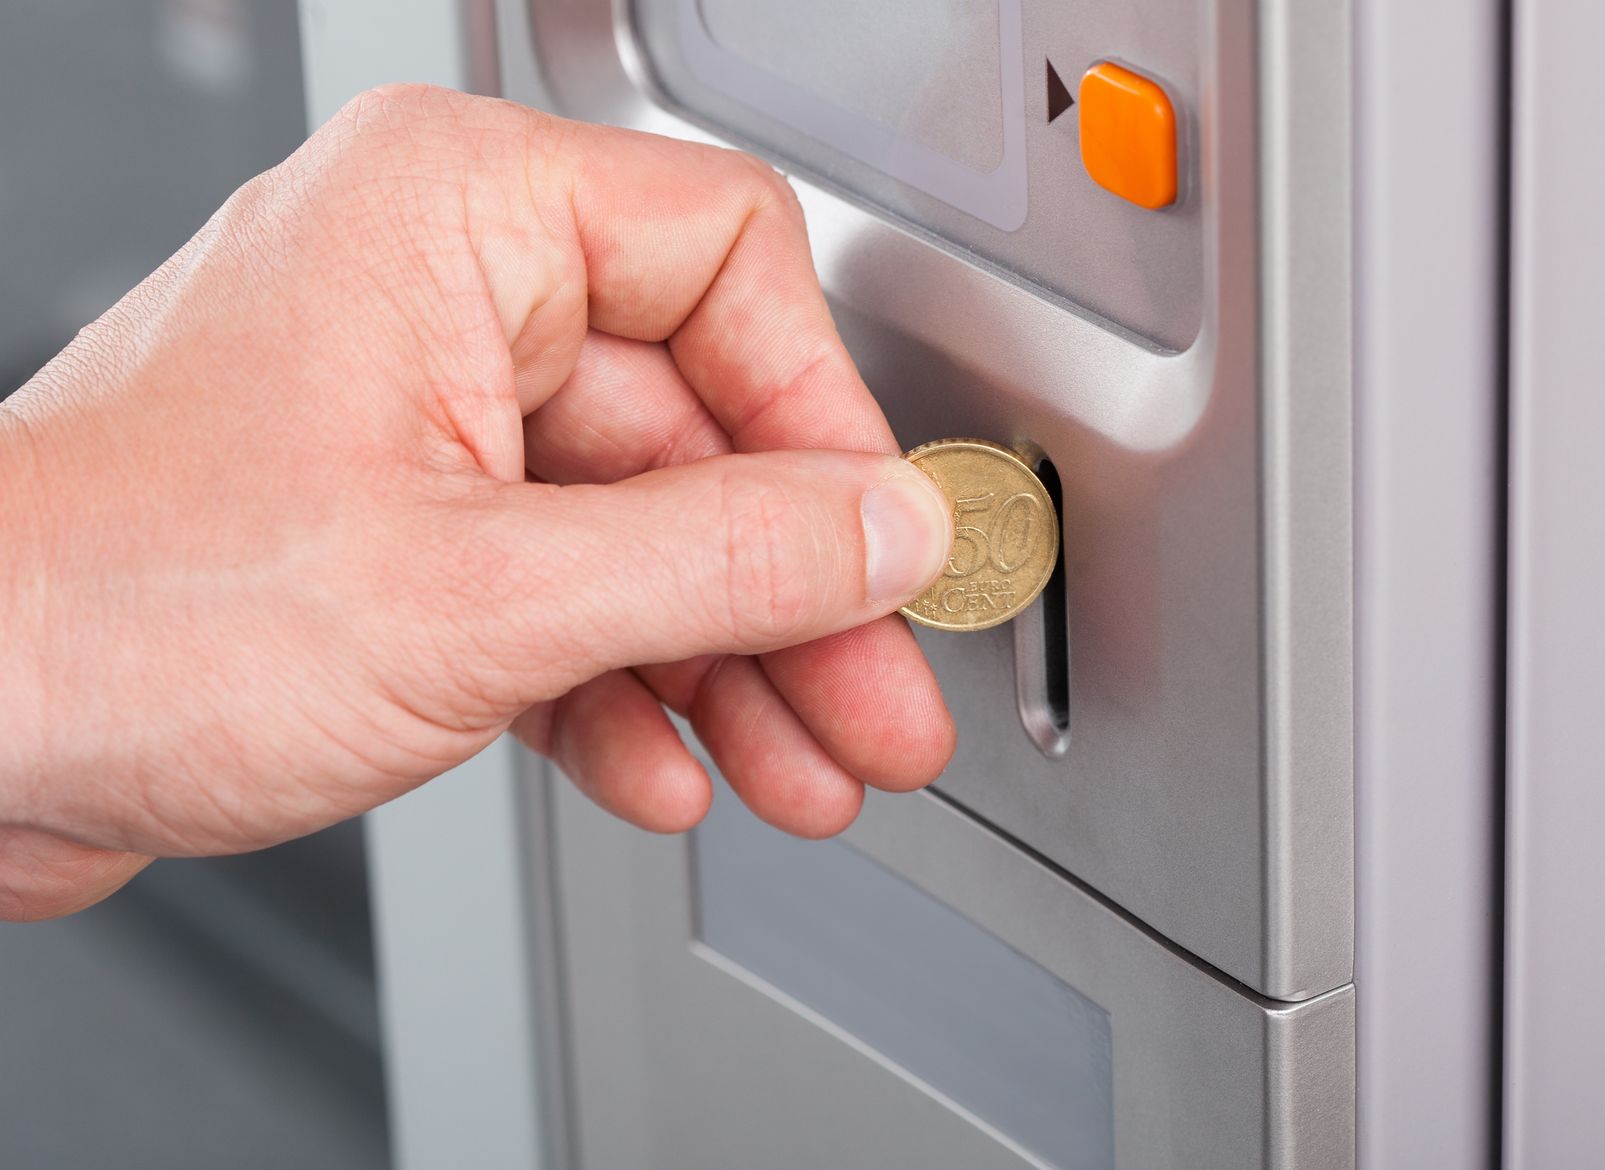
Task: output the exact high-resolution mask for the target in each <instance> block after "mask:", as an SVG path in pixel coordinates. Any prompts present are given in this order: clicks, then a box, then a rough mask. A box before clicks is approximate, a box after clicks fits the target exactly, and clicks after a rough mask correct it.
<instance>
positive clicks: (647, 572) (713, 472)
mask: <svg viewBox="0 0 1605 1170" xmlns="http://www.w3.org/2000/svg"><path fill="white" fill-rule="evenodd" d="M477 535H478V537H479V538H481V539H485V540H489V541H491V542H493V543H494V545H495V546H496V548H495V550H494V556H495V560H494V562H493V563H497V564H502V565H506V566H508V567H509V568H510V569H511V570H512V574H513V579H512V580H511V581H504V582H502V584H501V587H499V588H498V589H497V590H496V594H497V596H498V597H500V598H503V599H505V603H504V604H503V605H501V606H499V607H498V609H499V610H501V612H500V613H498V614H497V615H493V616H492V618H491V620H493V621H495V622H498V623H499V625H500V627H501V630H500V633H501V636H508V635H510V636H511V642H512V644H513V645H516V646H519V648H520V651H521V652H522V653H525V654H528V655H531V657H530V658H528V659H526V661H527V662H529V664H530V666H532V667H535V668H536V669H537V670H541V673H542V674H543V675H544V676H545V677H547V678H552V677H554V675H557V676H560V675H563V674H569V673H570V672H569V670H566V669H564V667H565V666H572V667H573V668H576V669H580V670H581V671H582V673H581V675H580V677H587V676H590V675H593V674H599V673H601V672H602V671H604V670H609V669H612V668H615V667H619V666H634V665H640V664H644V663H650V662H674V661H678V660H680V659H683V658H690V657H693V656H695V655H698V654H709V653H737V654H755V653H758V652H761V651H765V650H773V649H776V648H778V647H781V646H788V645H794V644H796V643H800V642H807V641H811V640H813V639H815V638H819V637H823V636H824V635H826V634H831V633H835V632H836V631H839V630H844V629H848V628H850V627H852V626H856V625H861V624H862V623H864V622H867V621H870V620H872V619H874V618H877V617H880V616H882V615H884V614H887V613H890V612H892V611H893V610H895V609H897V608H898V607H900V606H902V605H903V604H904V603H906V602H907V601H909V600H910V599H911V598H913V597H915V596H917V595H918V594H919V592H920V591H921V590H923V589H924V588H925V587H926V586H927V585H929V584H930V583H931V581H933V580H934V579H935V578H936V576H937V574H938V573H940V572H941V570H942V567H943V565H944V564H945V563H946V561H947V557H948V556H949V554H950V552H951V549H952V542H953V521H952V517H951V512H950V509H949V506H948V503H947V501H946V499H945V498H944V497H943V495H942V493H941V490H940V489H939V488H938V487H937V486H936V484H935V483H933V482H932V481H931V480H930V479H929V478H928V477H927V476H926V475H925V474H924V473H923V472H921V471H920V470H919V469H918V468H916V467H914V466H912V465H911V464H909V463H906V462H904V461H903V460H902V459H898V458H896V457H894V456H886V455H870V454H860V453H855V452H844V451H774V452H764V453H759V454H745V455H720V456H715V457H713V458H710V459H704V460H701V461H700V462H696V463H690V464H683V465H680V466H677V467H669V468H664V469H662V470H657V471H649V472H647V473H645V474H643V475H638V476H635V477H634V478H631V479H627V480H622V481H620V482H618V483H613V484H606V485H589V484H577V485H572V486H564V487H556V486H552V485H548V484H508V485H503V486H502V487H500V488H499V489H498V493H497V496H496V498H495V500H494V502H493V504H492V505H491V515H490V516H488V517H487V520H486V524H485V525H484V526H483V527H482V528H481V529H480V530H479V532H478V533H477ZM482 563H483V562H482ZM508 624H510V625H511V629H510V630H509V629H507V628H506V627H507V626H508ZM504 644H505V643H504ZM554 652H557V653H561V654H563V655H564V656H565V657H566V658H568V659H569V660H570V662H569V663H566V664H559V663H553V662H551V661H547V662H546V663H544V664H540V665H537V664H538V663H539V660H540V659H541V658H542V657H545V658H547V659H550V657H551V656H552V654H553V653H554ZM542 666H544V669H542ZM554 668H556V669H555V671H554ZM567 681H568V683H569V685H572V683H573V682H577V681H579V679H578V678H574V677H572V676H571V677H570V678H569V679H568V680H567ZM542 689H544V688H542ZM564 689H566V688H564Z"/></svg>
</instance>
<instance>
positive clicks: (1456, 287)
mask: <svg viewBox="0 0 1605 1170" xmlns="http://www.w3.org/2000/svg"><path fill="white" fill-rule="evenodd" d="M1501 7H1502V6H1501V4H1500V3H1498V0H1475V2H1468V0H1423V2H1420V3H1416V4H1410V5H1401V4H1397V3H1394V2H1392V0H1360V3H1359V5H1358V8H1357V13H1356V16H1357V36H1356V58H1355V59H1356V63H1357V73H1356V78H1355V97H1356V107H1355V108H1356V127H1355V137H1356V141H1357V142H1360V143H1363V144H1364V149H1363V151H1361V152H1360V154H1359V155H1358V158H1357V163H1358V167H1357V182H1356V186H1355V199H1356V257H1357V259H1356V282H1355V307H1356V318H1357V320H1356V340H1357V357H1356V376H1355V393H1356V398H1357V405H1356V418H1357V435H1356V468H1355V485H1356V523H1355V529H1356V531H1355V539H1356V588H1355V610H1356V616H1357V618H1358V622H1357V638H1358V651H1357V658H1356V691H1357V709H1356V735H1357V740H1356V742H1357V759H1356V786H1357V787H1356V805H1357V825H1356V828H1357V842H1356V850H1357V852H1356V860H1357V864H1356V879H1357V888H1356V895H1357V903H1358V905H1357V911H1358V912H1357V915H1356V922H1357V938H1356V955H1355V960H1356V971H1355V984H1356V997H1357V1004H1358V1008H1359V1032H1358V1058H1359V1094H1360V1096H1359V1120H1360V1151H1359V1152H1360V1166H1361V1167H1364V1168H1366V1170H1397V1168H1399V1167H1427V1166H1432V1167H1437V1166H1443V1167H1451V1166H1452V1167H1456V1168H1457V1170H1459V1168H1465V1170H1475V1168H1477V1167H1486V1166H1489V1165H1491V1164H1492V1162H1493V1159H1494V1156H1495V1151H1496V1149H1497V1138H1496V1130H1495V1127H1496V1126H1497V1118H1498V1112H1499V1111H1498V1106H1497V1098H1496V1068H1497V1062H1498V1040H1497V1027H1498V1025H1497V1012H1498V1003H1497V997H1498V989H1497V975H1496V972H1497V969H1498V922H1497V914H1496V907H1497V905H1498V901H1499V888H1498V840H1499V817H1500V805H1499V763H1498V759H1497V752H1498V726H1497V725H1498V720H1499V718H1500V714H1499V706H1498V704H1499V685H1498V677H1497V672H1498V630H1499V625H1500V620H1501V619H1500V612H1499V597H1498V579H1497V574H1498V571H1499V570H1498V566H1499V559H1500V553H1499V548H1498V542H1499V539H1500V534H1499V520H1498V518H1499V511H1500V492H1501V485H1500V478H1501V460H1500V446H1501V441H1502V438H1501V435H1500V416H1501V402H1500V399H1501V393H1502V371H1501V365H1502V361H1501V358H1502V346H1501V337H1502V333H1503V329H1504V318H1503V298H1502V295H1501V280H1502V275H1501V259H1502V258H1501V244H1500V240H1501V234H1502V233H1501V224H1502V215H1503V213H1502V207H1501V200H1500V192H1501V189H1502V186H1503V182H1504V158H1503V151H1502V145H1501V141H1500V127H1501V122H1502V111H1503V107H1504V96H1503V85H1502V79H1503V67H1504V60H1503V56H1504V50H1503V30H1502V26H1501Z"/></svg>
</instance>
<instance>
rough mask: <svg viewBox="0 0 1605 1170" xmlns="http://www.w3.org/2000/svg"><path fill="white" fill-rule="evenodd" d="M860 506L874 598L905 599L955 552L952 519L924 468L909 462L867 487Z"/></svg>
mask: <svg viewBox="0 0 1605 1170" xmlns="http://www.w3.org/2000/svg"><path fill="white" fill-rule="evenodd" d="M861 511H862V513H863V517H864V554H865V563H864V569H865V574H866V578H867V581H866V583H867V585H868V591H869V599H870V600H871V601H883V602H890V601H895V602H898V603H899V604H901V603H902V602H904V601H907V600H908V599H909V598H911V597H914V596H916V595H917V594H918V593H919V592H920V590H922V589H924V588H925V587H926V586H927V585H929V584H930V583H931V582H932V581H934V580H936V575H937V574H938V573H940V572H941V571H942V566H943V565H944V564H945V563H946V562H947V558H948V556H949V555H950V554H951V553H952V546H953V521H952V519H951V517H950V516H949V515H948V505H947V500H945V499H944V498H943V496H942V491H941V489H940V488H938V487H937V486H936V484H934V483H932V482H931V480H930V478H929V477H928V476H927V475H926V474H925V473H924V472H922V471H920V470H919V469H918V468H917V467H913V466H910V465H907V464H904V465H903V466H902V467H901V468H899V469H898V471H897V473H896V474H895V475H893V476H892V477H891V478H890V479H886V480H882V481H881V482H880V483H878V484H876V485H875V486H874V487H872V488H870V489H869V491H867V492H865V493H864V500H863V503H862V505H861Z"/></svg>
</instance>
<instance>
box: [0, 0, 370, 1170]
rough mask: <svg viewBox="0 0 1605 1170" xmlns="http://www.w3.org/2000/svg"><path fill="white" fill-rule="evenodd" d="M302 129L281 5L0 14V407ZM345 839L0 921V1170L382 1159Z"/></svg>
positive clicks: (366, 953) (241, 2) (77, 4)
mask: <svg viewBox="0 0 1605 1170" xmlns="http://www.w3.org/2000/svg"><path fill="white" fill-rule="evenodd" d="M305 132H306V127H305V113H304V106H303V99H302V89H301V63H300V44H299V39H298V32H297V27H296V4H295V0H0V395H4V394H7V393H10V392H11V391H12V390H14V389H15V388H16V387H17V386H19V385H21V384H22V383H23V382H26V381H27V380H28V378H29V377H30V376H31V375H32V374H33V372H34V371H35V370H36V369H37V368H38V367H39V366H40V365H42V364H43V363H44V362H45V361H47V360H48V359H49V358H50V357H51V356H52V355H53V354H54V353H55V352H56V351H57V350H59V349H60V348H61V347H62V346H63V345H65V344H66V343H67V342H68V341H69V340H70V339H71V338H72V336H73V334H74V333H75V332H76V331H77V330H78V329H79V328H80V327H81V326H83V325H84V324H86V323H87V322H89V321H91V320H93V319H94V318H95V317H97V316H98V315H99V314H100V313H101V312H103V311H104V310H105V309H106V308H107V307H109V306H110V305H111V304H112V303H113V302H114V301H116V300H117V299H118V298H119V297H121V296H122V295H123V293H125V292H127V291H128V290H129V289H130V288H131V287H133V286H134V285H135V284H136V283H138V282H139V280H140V279H141V278H142V277H144V276H145V275H146V274H147V273H148V272H150V271H151V270H152V269H154V268H155V267H156V266H157V265H158V264H160V263H161V262H162V260H163V259H165V258H166V257H167V256H168V255H169V254H170V253H171V252H173V251H174V250H175V249H176V248H177V247H178V246H179V245H180V244H181V243H183V242H184V240H185V239H187V238H188V237H189V236H190V235H191V234H192V233H194V231H195V230H196V229H197V228H199V227H200V226H201V224H202V223H203V222H204V221H205V220H206V218H207V216H208V215H210V214H211V212H212V211H213V210H215V209H216V207H217V206H218V205H219V204H220V203H222V202H223V200H224V199H226V198H227V197H228V195H229V193H230V192H232V191H233V190H234V189H235V188H236V187H237V186H239V185H240V183H242V182H244V181H245V180H246V179H248V178H249V177H250V176H252V175H253V174H256V173H257V172H259V171H261V170H264V169H266V168H267V167H269V166H272V165H273V164H274V163H276V162H278V161H279V160H280V159H282V158H283V157H284V156H285V155H287V154H288V153H289V152H290V151H292V150H293V149H294V148H295V147H296V145H297V144H298V143H299V142H300V141H301V139H302V138H303V137H304V135H305ZM378 1034H379V1025H378V1010H377V1001H376V996H375V986H374V964H373V940H372V933H371V929H370V925H369V913H368V891H367V880H366V872H365V859H364V857H363V846H362V833H361V829H360V827H359V826H358V825H357V824H355V823H351V824H346V825H340V826H337V827H336V828H334V829H331V830H329V831H328V832H325V833H321V834H318V835H317V836H314V837H310V838H307V839H305V840H303V841H297V842H293V843H291V844H289V845H285V846H282V847H280V848H278V849H273V850H268V851H266V852H263V853H258V854H254V855H251V856H247V857H240V858H228V859H221V860H196V861H162V862H157V863H156V864H155V865H153V866H151V867H150V868H149V869H148V870H147V871H146V872H145V873H144V874H142V875H141V876H140V877H138V878H136V879H135V880H134V882H133V883H132V884H131V885H130V886H129V887H128V889H127V890H125V891H124V892H122V893H121V894H119V895H117V896H116V897H115V898H113V899H111V900H110V901H109V902H106V903H103V904H102V905H100V906H98V907H95V908H94V909H91V910H88V911H86V912H84V913H82V914H78V915H75V916H73V917H72V918H68V919H65V920H62V921H60V922H53V923H44V924H38V925H28V926H20V925H0V1167H5V1168H6V1170H42V1168H47V1167H48V1168H51V1170H55V1168H72V1170H94V1168H97V1167H103V1166H105V1167H111V1166H116V1167H124V1168H127V1167H133V1168H139V1170H143V1168H145V1167H162V1168H164V1170H166V1168H186V1167H208V1168H211V1167H223V1166H226V1167H230V1168H232V1170H253V1168H256V1167H264V1168H266V1167H273V1168H275V1170H279V1168H282V1167H292V1166H293V1167H297V1168H302V1170H315V1168H320V1167H342V1168H344V1170H362V1168H366V1167H381V1166H384V1165H386V1164H387V1161H388V1154H387V1149H386V1137H385V1106H384V1087H383V1079H382V1071H381V1066H380V1053H379V1040H378Z"/></svg>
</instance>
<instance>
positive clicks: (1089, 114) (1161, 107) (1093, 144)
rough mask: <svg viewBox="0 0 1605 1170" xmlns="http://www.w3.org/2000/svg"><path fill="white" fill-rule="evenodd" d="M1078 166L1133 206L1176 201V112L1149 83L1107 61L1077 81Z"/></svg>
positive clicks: (1154, 205) (1154, 206) (1094, 180)
mask: <svg viewBox="0 0 1605 1170" xmlns="http://www.w3.org/2000/svg"><path fill="white" fill-rule="evenodd" d="M1080 101H1081V162H1082V165H1083V166H1085V167H1086V168H1087V174H1089V175H1091V176H1092V181H1093V182H1094V183H1097V184H1098V186H1100V187H1102V188H1104V189H1105V190H1106V191H1113V192H1114V193H1115V194H1116V195H1118V196H1120V197H1121V198H1122V199H1129V200H1131V201H1132V202H1133V203H1135V204H1137V205H1138V206H1139V207H1147V208H1150V209H1157V208H1160V207H1168V206H1169V205H1170V204H1172V203H1174V202H1176V111H1175V110H1173V109H1172V108H1171V105H1170V99H1169V98H1168V97H1166V96H1165V91H1164V90H1163V89H1161V88H1160V87H1159V86H1158V85H1156V84H1155V83H1154V82H1152V81H1149V80H1148V78H1146V77H1143V76H1141V75H1140V74H1137V73H1133V72H1132V71H1131V70H1130V69H1122V68H1121V67H1120V66H1119V65H1116V64H1114V62H1112V61H1100V62H1098V64H1096V65H1094V66H1093V67H1092V68H1091V69H1089V70H1087V71H1086V73H1084V74H1082V77H1081V95H1080Z"/></svg>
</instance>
